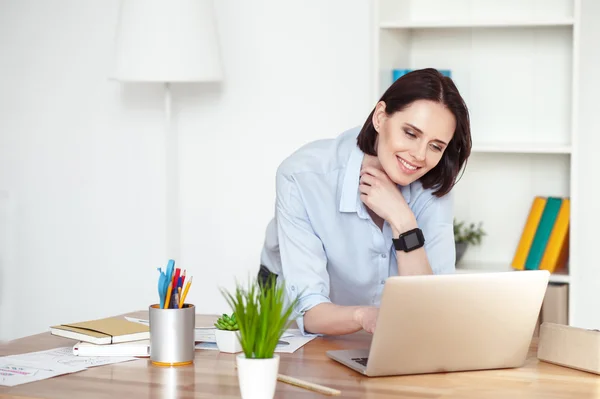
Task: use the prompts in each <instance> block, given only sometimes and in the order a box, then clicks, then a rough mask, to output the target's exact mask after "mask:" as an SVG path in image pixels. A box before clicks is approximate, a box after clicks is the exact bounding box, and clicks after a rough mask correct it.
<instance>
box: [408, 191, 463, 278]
mask: <svg viewBox="0 0 600 399" xmlns="http://www.w3.org/2000/svg"><path fill="white" fill-rule="evenodd" d="M453 222H454V194H453V193H452V191H450V192H449V193H448V194H446V195H444V196H443V197H441V198H438V197H435V196H432V197H431V199H430V200H429V201H428V203H427V204H426V205H425V206H424V207H423V209H422V210H421V212H420V213H419V216H417V224H418V225H419V227H420V229H421V230H422V231H423V236H424V238H425V252H426V253H427V258H428V260H429V266H431V269H432V271H433V274H451V273H454V271H455V264H456V247H455V245H454V223H453Z"/></svg>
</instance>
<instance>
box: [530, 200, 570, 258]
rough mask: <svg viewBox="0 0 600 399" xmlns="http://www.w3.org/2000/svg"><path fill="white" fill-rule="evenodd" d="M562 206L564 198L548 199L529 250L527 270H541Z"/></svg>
mask: <svg viewBox="0 0 600 399" xmlns="http://www.w3.org/2000/svg"><path fill="white" fill-rule="evenodd" d="M561 204H562V198H558V197H548V200H547V201H546V206H545V207H544V212H543V213H542V217H541V219H540V223H539V224H538V228H537V230H536V232H535V236H534V237H533V242H532V243H531V248H529V254H527V260H526V261H525V270H537V269H538V268H539V265H540V262H541V261H542V257H543V256H544V251H545V250H546V244H547V243H548V239H549V238H550V233H552V228H553V227H554V222H555V221H556V216H557V215H558V211H559V210H560V206H561Z"/></svg>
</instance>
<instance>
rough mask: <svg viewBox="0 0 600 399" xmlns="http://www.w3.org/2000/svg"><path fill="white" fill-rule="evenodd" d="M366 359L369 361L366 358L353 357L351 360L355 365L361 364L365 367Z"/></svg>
mask: <svg viewBox="0 0 600 399" xmlns="http://www.w3.org/2000/svg"><path fill="white" fill-rule="evenodd" d="M368 359H369V358H368V357H355V358H353V359H352V360H354V361H355V362H356V363H358V364H361V365H363V366H365V367H366V366H367V360H368Z"/></svg>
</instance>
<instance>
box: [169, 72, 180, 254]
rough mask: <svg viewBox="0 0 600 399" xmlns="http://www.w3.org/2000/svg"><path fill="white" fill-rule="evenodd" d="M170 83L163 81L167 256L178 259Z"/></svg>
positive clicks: (176, 168) (175, 145)
mask: <svg viewBox="0 0 600 399" xmlns="http://www.w3.org/2000/svg"><path fill="white" fill-rule="evenodd" d="M171 119H172V118H171V84H170V83H168V82H167V83H165V125H166V126H165V165H166V175H165V179H166V181H165V189H166V198H165V201H166V242H167V254H166V255H167V258H169V259H174V260H175V261H177V262H178V261H180V260H181V259H180V255H181V254H180V235H181V223H180V202H179V166H178V165H179V156H178V149H179V145H178V140H177V132H176V131H174V130H173V128H172V125H171Z"/></svg>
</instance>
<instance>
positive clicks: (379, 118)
mask: <svg viewBox="0 0 600 399" xmlns="http://www.w3.org/2000/svg"><path fill="white" fill-rule="evenodd" d="M385 117H386V113H385V102H383V101H379V102H378V103H377V105H376V106H375V111H374V112H373V120H372V122H373V127H374V128H375V130H376V131H377V133H379V129H380V128H381V126H382V124H383V121H384V119H385Z"/></svg>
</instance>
